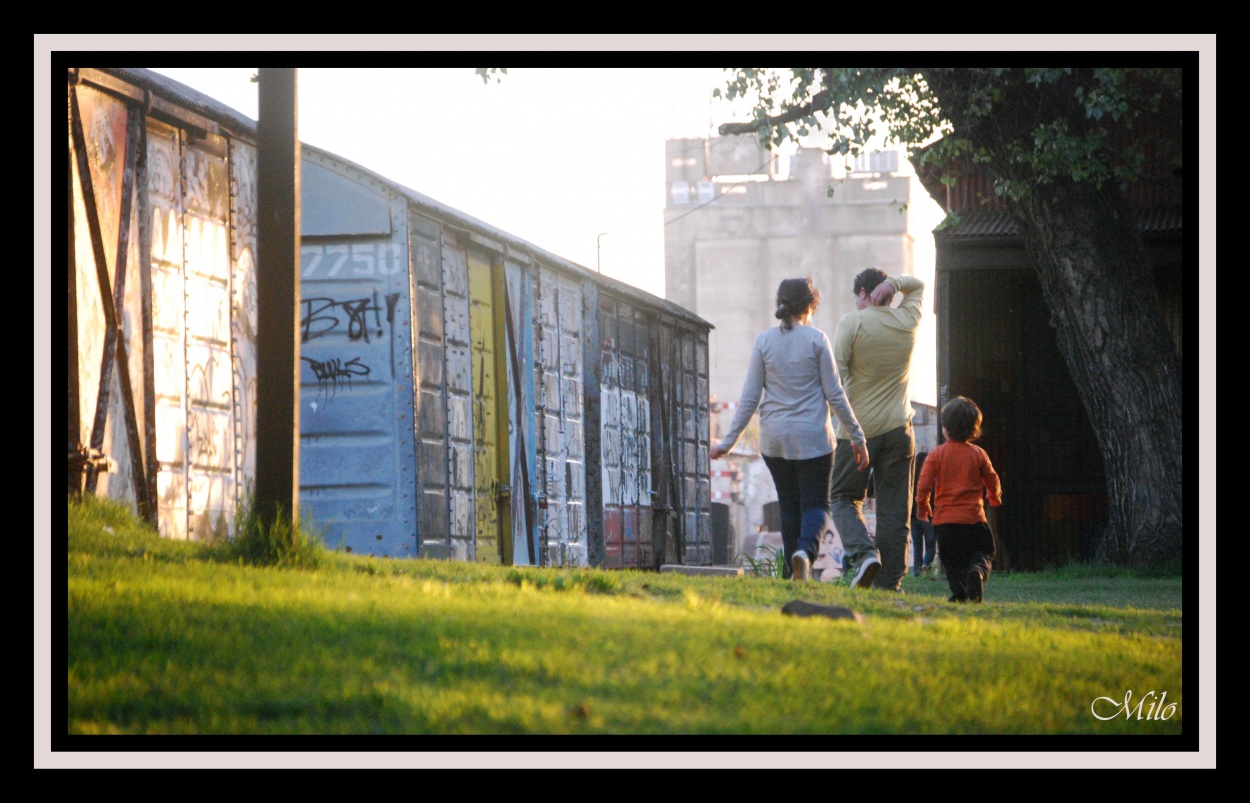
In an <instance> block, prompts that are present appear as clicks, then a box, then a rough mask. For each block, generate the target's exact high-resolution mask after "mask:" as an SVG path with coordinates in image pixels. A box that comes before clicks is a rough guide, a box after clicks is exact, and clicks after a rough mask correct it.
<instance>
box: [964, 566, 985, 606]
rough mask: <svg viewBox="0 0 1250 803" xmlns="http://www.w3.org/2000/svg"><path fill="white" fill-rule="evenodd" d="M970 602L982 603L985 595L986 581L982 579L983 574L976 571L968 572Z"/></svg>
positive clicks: (970, 570)
mask: <svg viewBox="0 0 1250 803" xmlns="http://www.w3.org/2000/svg"><path fill="white" fill-rule="evenodd" d="M967 586H968V601H969V602H980V601H981V598H982V596H984V594H985V581H984V580H982V579H981V572H979V571H977V570H976V569H969V570H968V582H967Z"/></svg>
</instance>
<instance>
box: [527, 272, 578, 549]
mask: <svg viewBox="0 0 1250 803" xmlns="http://www.w3.org/2000/svg"><path fill="white" fill-rule="evenodd" d="M582 307H583V300H582V288H581V286H580V285H579V284H578V283H576V282H573V281H571V280H570V279H568V278H567V277H565V276H564V275H562V274H560V273H559V272H557V271H553V270H551V269H549V268H546V267H543V266H539V267H538V269H537V271H536V275H535V280H534V282H533V327H534V334H533V337H534V345H535V354H534V369H533V370H534V384H535V387H534V398H535V401H536V406H535V407H534V415H535V421H536V424H537V425H538V426H539V427H541V432H539V433H538V435H537V437H536V445H537V447H538V454H537V455H536V457H537V462H538V467H539V470H540V472H541V475H540V477H539V495H538V498H539V505H538V515H539V518H540V519H541V523H540V536H539V552H540V553H541V555H542V558H543V561H544V562H545V563H546V564H556V565H575V566H576V565H585V564H586V563H587V561H588V560H589V556H588V551H587V544H586V533H587V526H586V515H585V507H586V497H585V488H584V483H571V482H570V481H569V478H570V477H582V476H584V474H585V472H586V470H587V468H586V463H585V432H584V427H585V423H584V407H585V401H584V398H583V396H582V393H581V388H582V386H583V385H582V365H583V354H582V345H581V344H582V327H583V313H582Z"/></svg>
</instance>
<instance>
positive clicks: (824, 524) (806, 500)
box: [764, 452, 833, 578]
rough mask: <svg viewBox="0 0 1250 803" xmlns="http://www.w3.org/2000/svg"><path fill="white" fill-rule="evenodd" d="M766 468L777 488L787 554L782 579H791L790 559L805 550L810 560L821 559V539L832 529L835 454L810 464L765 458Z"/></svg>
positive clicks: (778, 458) (783, 539)
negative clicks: (830, 493) (831, 493)
mask: <svg viewBox="0 0 1250 803" xmlns="http://www.w3.org/2000/svg"><path fill="white" fill-rule="evenodd" d="M764 464H765V465H766V466H768V471H769V472H770V473H771V474H772V475H773V484H774V485H775V486H777V508H778V512H779V513H780V514H781V543H782V546H783V547H784V550H785V558H786V559H785V563H784V564H782V567H781V568H782V573H781V576H782V577H787V578H788V577H789V576H790V558H791V557H792V556H793V555H794V552H795V550H797V549H802V550H803V551H804V552H806V553H807V557H808V559H809V560H810V561H811V562H812V563H815V562H816V558H818V557H819V556H820V539H821V538H822V537H823V536H824V534H825V531H826V530H828V529H829V525H830V518H829V478H830V477H831V476H832V474H833V452H830V453H829V454H826V455H821V456H820V457H813V458H811V459H810V460H787V459H786V458H784V457H769V456H768V455H764Z"/></svg>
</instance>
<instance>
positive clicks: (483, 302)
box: [469, 254, 512, 563]
mask: <svg viewBox="0 0 1250 803" xmlns="http://www.w3.org/2000/svg"><path fill="white" fill-rule="evenodd" d="M494 273H495V271H493V270H491V265H490V263H489V262H487V261H486V260H485V259H483V258H481V257H480V256H477V255H475V254H469V333H470V337H471V338H472V341H473V483H474V511H475V513H474V519H475V525H476V526H475V528H474V533H475V537H476V539H477V550H476V552H477V559H478V560H479V561H480V562H483V563H511V557H512V556H511V555H510V554H508V553H510V552H511V548H510V547H511V539H510V538H501V537H500V533H501V525H502V522H503V519H504V518H505V517H501V516H500V509H501V507H502V509H504V510H510V508H511V489H509V488H508V486H507V484H506V479H502V480H501V479H500V477H501V471H503V470H504V469H505V468H506V467H507V465H508V461H507V459H506V458H507V455H506V454H505V452H506V450H507V444H508V440H507V437H506V436H505V437H503V438H500V437H499V432H500V427H501V426H502V427H505V428H504V430H503V431H504V433H507V429H506V426H507V418H506V416H507V411H506V410H501V409H500V403H501V397H502V400H503V401H504V402H506V401H507V395H506V394H501V393H500V389H499V381H500V379H501V374H500V370H499V366H500V363H501V361H502V359H503V357H504V347H505V344H504V342H503V338H502V336H501V335H500V330H501V329H502V328H503V318H502V317H500V316H501V315H502V313H503V305H502V304H500V303H496V301H497V298H496V296H497V295H499V293H501V292H502V289H503V281H502V270H501V271H499V273H500V274H501V276H500V277H498V280H497V277H495V276H494ZM496 285H498V286H496ZM496 312H498V313H499V314H498V315H497V314H496ZM496 319H498V320H496ZM506 518H509V519H510V516H509V517H506Z"/></svg>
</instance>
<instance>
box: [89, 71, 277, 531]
mask: <svg viewBox="0 0 1250 803" xmlns="http://www.w3.org/2000/svg"><path fill="white" fill-rule="evenodd" d="M84 72H85V73H88V74H90V75H91V76H93V78H92V79H91V80H92V81H96V82H97V83H99V84H101V85H107V86H109V88H110V90H111V91H115V92H117V93H118V94H117V95H114V94H111V92H104V91H100V90H99V89H97V88H96V87H95V86H93V85H91V84H89V83H87V82H85V81H84V82H81V83H77V84H74V83H73V82H71V87H70V92H69V99H70V104H69V105H70V141H69V154H70V160H69V164H70V168H71V177H70V182H71V184H70V186H71V195H70V202H71V204H72V207H71V215H70V221H71V232H72V237H73V241H72V243H71V249H72V252H73V258H72V260H71V264H72V265H73V266H74V269H75V277H74V281H73V285H72V287H73V289H74V292H75V296H74V299H73V302H72V304H71V312H72V314H73V316H74V321H73V324H72V326H71V327H70V330H71V332H73V335H74V337H75V343H74V345H73V348H72V349H71V354H73V355H74V358H75V360H76V362H77V366H76V371H75V382H74V386H75V387H76V389H77V393H76V394H75V395H74V396H72V397H71V398H75V397H76V400H77V405H78V410H77V411H76V412H77V414H78V420H77V422H75V426H72V427H71V433H72V432H73V431H74V430H75V429H76V430H77V431H78V432H79V433H80V437H85V438H89V442H88V443H87V444H84V446H86V447H90V448H95V449H97V450H98V453H100V454H102V455H104V456H106V457H107V458H108V461H109V464H110V470H109V472H108V473H106V474H96V473H95V472H93V471H89V472H87V477H86V483H85V490H87V491H88V492H92V493H97V494H101V495H107V496H109V497H112V498H116V499H119V500H123V501H127V502H129V503H131V504H133V505H136V506H137V508H138V511H139V513H140V514H141V515H144V516H147V517H148V518H149V519H150V520H151V521H152V522H153V523H154V524H155V525H156V526H157V528H158V530H159V532H160V533H161V534H162V535H164V536H167V537H172V538H201V539H202V538H210V537H212V538H217V537H224V536H226V535H227V534H228V532H229V530H230V527H231V525H232V523H233V520H234V515H235V511H236V510H237V509H238V506H239V504H240V503H241V502H242V500H243V499H244V497H245V495H246V489H247V480H248V477H249V474H248V472H249V470H251V469H252V468H253V467H254V458H252V460H251V461H250V462H249V458H248V451H247V449H248V446H249V438H250V437H251V436H252V434H253V433H254V430H255V425H254V420H255V414H254V409H253V408H250V407H249V404H248V399H247V397H246V391H247V389H248V385H247V383H248V379H249V378H250V377H254V375H255V351H254V348H253V347H252V345H251V338H252V332H254V316H253V320H251V321H249V320H248V319H247V317H246V311H247V304H248V303H249V300H250V299H249V291H248V288H249V281H252V282H253V284H254V276H253V267H252V260H251V257H250V251H249V248H250V247H251V245H252V244H254V235H253V234H251V233H250V230H249V229H248V227H249V226H250V225H251V224H252V221H254V211H253V210H254V204H255V200H254V193H251V192H249V186H248V183H247V175H248V174H247V168H248V167H249V166H250V165H254V156H253V155H252V154H251V153H250V152H249V151H248V148H247V146H245V145H242V144H236V147H235V148H233V149H232V148H231V143H230V142H228V141H227V139H226V138H225V137H224V136H222V135H221V134H220V133H216V132H215V131H205V130H199V129H197V130H196V131H195V132H194V135H190V136H189V135H188V134H187V132H184V131H183V130H181V129H180V128H178V127H177V126H173V125H170V124H168V123H166V122H160V121H157V120H155V119H152V118H149V117H147V116H146V112H147V111H148V110H149V109H151V108H153V106H154V105H155V103H156V101H155V99H153V104H152V105H149V104H145V103H142V102H137V101H141V100H142V98H143V97H144V95H143V93H142V92H136V93H133V94H132V93H131V92H129V91H128V89H129V87H128V85H127V84H126V81H125V80H112V79H108V80H105V79H104V78H103V77H101V75H100V74H98V73H95V72H94V71H89V70H88V71H84ZM127 97H128V98H131V100H130V101H127V100H125V99H124V98H127ZM249 157H251V160H250V161H249ZM240 183H241V184H242V191H240V189H239V186H240ZM72 448H73V445H72V444H71V450H72Z"/></svg>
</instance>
